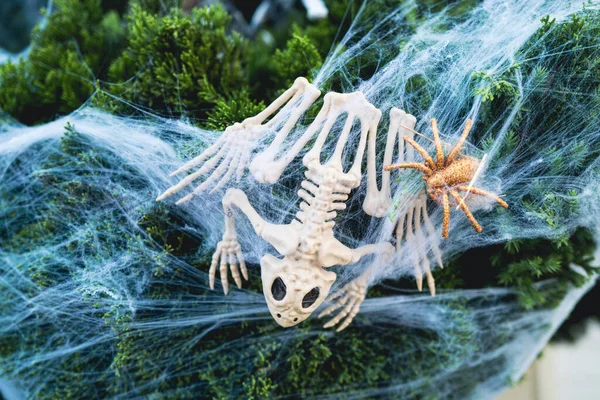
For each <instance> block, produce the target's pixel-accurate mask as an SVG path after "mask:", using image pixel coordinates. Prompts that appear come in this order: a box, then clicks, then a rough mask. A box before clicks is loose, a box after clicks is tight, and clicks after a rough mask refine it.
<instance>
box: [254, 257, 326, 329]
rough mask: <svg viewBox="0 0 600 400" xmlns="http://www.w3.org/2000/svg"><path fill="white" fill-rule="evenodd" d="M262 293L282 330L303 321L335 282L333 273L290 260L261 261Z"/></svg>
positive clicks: (267, 259)
mask: <svg viewBox="0 0 600 400" xmlns="http://www.w3.org/2000/svg"><path fill="white" fill-rule="evenodd" d="M260 266H261V278H262V285H263V293H264V294H265V299H266V300H267V306H268V307H269V311H270V312H271V315H272V316H273V318H274V319H275V321H277V323H278V324H279V325H281V326H282V327H284V328H287V327H290V326H294V325H296V324H299V323H300V322H302V321H304V320H305V319H306V318H308V317H309V316H310V314H311V313H312V312H313V311H314V310H316V309H317V307H319V305H321V303H322V302H323V300H325V298H326V297H327V295H328V294H329V289H331V285H333V282H335V278H336V275H335V273H334V272H331V271H326V270H325V269H323V268H321V267H315V266H314V264H313V265H311V264H310V263H305V262H304V263H303V262H302V260H294V259H293V258H292V257H288V256H286V257H284V258H282V259H279V258H277V257H275V256H273V255H271V254H267V255H265V256H264V257H263V258H262V259H261V260H260Z"/></svg>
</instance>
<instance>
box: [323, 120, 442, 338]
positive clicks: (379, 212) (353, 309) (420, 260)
mask: <svg viewBox="0 0 600 400" xmlns="http://www.w3.org/2000/svg"><path fill="white" fill-rule="evenodd" d="M415 124H416V119H415V117H413V116H412V115H410V114H407V113H406V112H404V111H402V110H400V109H397V108H392V109H391V111H390V125H389V129H388V134H387V138H386V145H385V152H384V156H383V163H382V168H381V169H380V172H381V189H379V187H378V185H377V171H378V169H377V152H376V146H377V142H376V135H370V136H369V148H368V152H367V196H366V198H365V201H364V203H363V210H364V211H365V213H367V214H368V215H372V216H374V217H383V216H385V215H386V214H387V213H388V212H390V205H391V204H392V195H391V182H390V173H389V171H386V170H385V169H383V165H388V163H389V162H391V161H392V159H393V155H394V152H395V144H396V142H397V143H398V151H397V153H398V156H397V159H398V160H399V161H398V162H404V161H413V160H414V150H413V149H412V148H411V147H408V148H405V146H404V140H403V139H402V138H403V136H405V135H406V136H408V137H410V138H412V137H413V136H414V131H413V129H414V127H415ZM422 223H423V225H424V226H425V229H426V230H427V233H428V235H429V237H430V238H436V235H435V232H434V228H433V225H432V224H431V221H430V220H429V215H428V214H427V198H426V195H425V193H424V192H423V193H421V194H419V195H418V196H417V198H416V199H415V200H414V202H413V204H412V206H411V207H410V208H409V209H408V211H407V212H406V213H405V214H404V215H401V216H400V217H399V218H398V222H397V225H396V229H395V234H396V247H397V251H398V252H400V251H401V249H402V248H403V246H404V247H405V246H408V245H410V246H411V251H414V252H415V253H416V254H415V255H414V256H413V257H412V259H413V268H414V274H415V278H416V281H417V288H418V289H419V291H421V290H422V287H423V274H425V275H426V276H427V285H428V287H429V291H430V293H431V295H432V296H433V295H435V280H434V278H433V274H432V273H431V266H430V263H429V258H428V254H429V249H426V248H425V246H426V242H427V241H426V240H425V234H424V233H423V230H422V227H423V225H422ZM405 229H406V236H405V235H404V232H405ZM405 237H406V239H407V241H405V242H403V239H404V238H405ZM433 240H434V241H433V242H432V244H431V252H433V255H434V257H435V259H436V261H437V263H438V265H439V267H440V268H443V264H442V257H441V252H440V249H439V247H438V244H437V241H435V240H436V239H433ZM377 262H378V261H375V262H374V263H373V264H371V265H370V266H369V267H367V269H366V270H365V271H364V272H363V273H362V274H361V275H360V276H359V277H358V278H355V279H354V280H353V281H351V282H350V283H348V284H346V285H345V286H344V287H342V289H340V290H339V291H338V292H337V293H335V294H334V295H333V296H331V298H330V299H329V300H330V301H332V302H333V304H332V305H330V306H329V307H328V308H326V309H325V311H323V312H322V313H321V314H320V315H319V318H321V317H324V316H327V315H330V314H332V313H334V312H335V311H336V310H338V309H340V310H341V311H340V312H339V313H338V314H337V315H336V316H335V317H334V318H333V319H332V320H330V321H329V322H328V323H326V324H325V325H324V327H325V328H329V327H332V326H334V325H336V324H338V323H339V322H340V321H342V320H343V321H344V322H342V323H341V325H340V326H339V327H338V328H337V331H338V332H339V331H341V330H342V329H345V328H346V327H347V326H348V325H349V324H350V323H351V322H352V319H353V318H354V317H355V316H356V314H357V313H358V311H359V310H360V305H361V303H362V302H363V300H364V299H365V297H366V293H367V288H368V286H369V282H370V279H371V278H370V277H371V276H372V275H373V272H374V271H373V270H374V267H375V265H376V264H377Z"/></svg>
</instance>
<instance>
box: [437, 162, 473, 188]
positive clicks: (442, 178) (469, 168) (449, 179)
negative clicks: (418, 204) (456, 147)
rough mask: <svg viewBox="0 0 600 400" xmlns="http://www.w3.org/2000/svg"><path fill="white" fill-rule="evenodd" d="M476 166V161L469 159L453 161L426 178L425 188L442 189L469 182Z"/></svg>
mask: <svg viewBox="0 0 600 400" xmlns="http://www.w3.org/2000/svg"><path fill="white" fill-rule="evenodd" d="M478 165H479V162H478V160H476V159H474V158H471V157H465V158H460V159H457V160H453V161H452V162H451V163H450V165H448V166H446V167H444V168H443V169H440V170H438V171H435V172H434V173H433V174H431V175H430V176H429V178H427V186H429V188H430V189H442V188H444V187H453V186H456V185H460V184H463V183H467V182H470V181H471V180H472V179H473V176H474V175H475V171H477V166H478Z"/></svg>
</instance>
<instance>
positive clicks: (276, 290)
mask: <svg viewBox="0 0 600 400" xmlns="http://www.w3.org/2000/svg"><path fill="white" fill-rule="evenodd" d="M271 294H272V295H273V298H274V299H275V300H277V301H280V300H283V299H284V298H285V295H286V294H287V287H286V285H285V282H283V280H282V279H281V278H279V277H277V279H275V280H274V281H273V284H272V285H271Z"/></svg>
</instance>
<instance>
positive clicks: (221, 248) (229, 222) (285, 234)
mask: <svg viewBox="0 0 600 400" xmlns="http://www.w3.org/2000/svg"><path fill="white" fill-rule="evenodd" d="M234 207H236V208H238V209H239V210H240V211H241V212H242V213H244V215H246V217H247V218H248V220H250V223H251V224H252V227H253V228H254V231H255V232H256V234H257V235H259V236H260V237H262V238H263V239H264V240H265V241H267V242H268V243H270V244H271V245H272V246H273V247H275V249H276V250H277V251H278V252H279V253H280V254H282V255H286V254H290V253H291V252H293V251H294V250H295V248H296V247H297V246H298V241H299V240H298V231H297V229H295V228H294V226H292V225H276V224H272V223H269V222H267V221H265V220H264V219H263V218H262V217H261V216H260V215H259V214H258V212H256V210H255V209H254V207H252V205H251V204H250V202H249V201H248V197H247V196H246V194H245V193H244V192H243V191H241V190H239V189H228V190H227V193H226V194H225V196H224V197H223V212H224V213H225V232H224V233H223V239H222V240H221V241H220V242H219V243H217V247H216V250H215V253H214V255H213V258H212V262H211V265H210V269H209V283H210V288H211V289H214V282H215V274H216V270H217V264H219V265H220V269H219V272H220V275H221V283H222V285H223V292H224V293H225V294H227V292H228V290H229V282H228V279H227V265H229V269H230V270H231V276H232V277H233V279H234V281H235V283H236V284H237V286H238V288H241V287H242V280H241V279H240V274H239V270H238V263H239V266H240V269H241V271H242V275H243V276H244V279H246V280H248V270H247V268H246V264H245V262H244V258H243V255H242V251H241V247H240V244H239V242H238V240H237V233H236V231H235V220H234ZM219 261H220V262H219Z"/></svg>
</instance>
